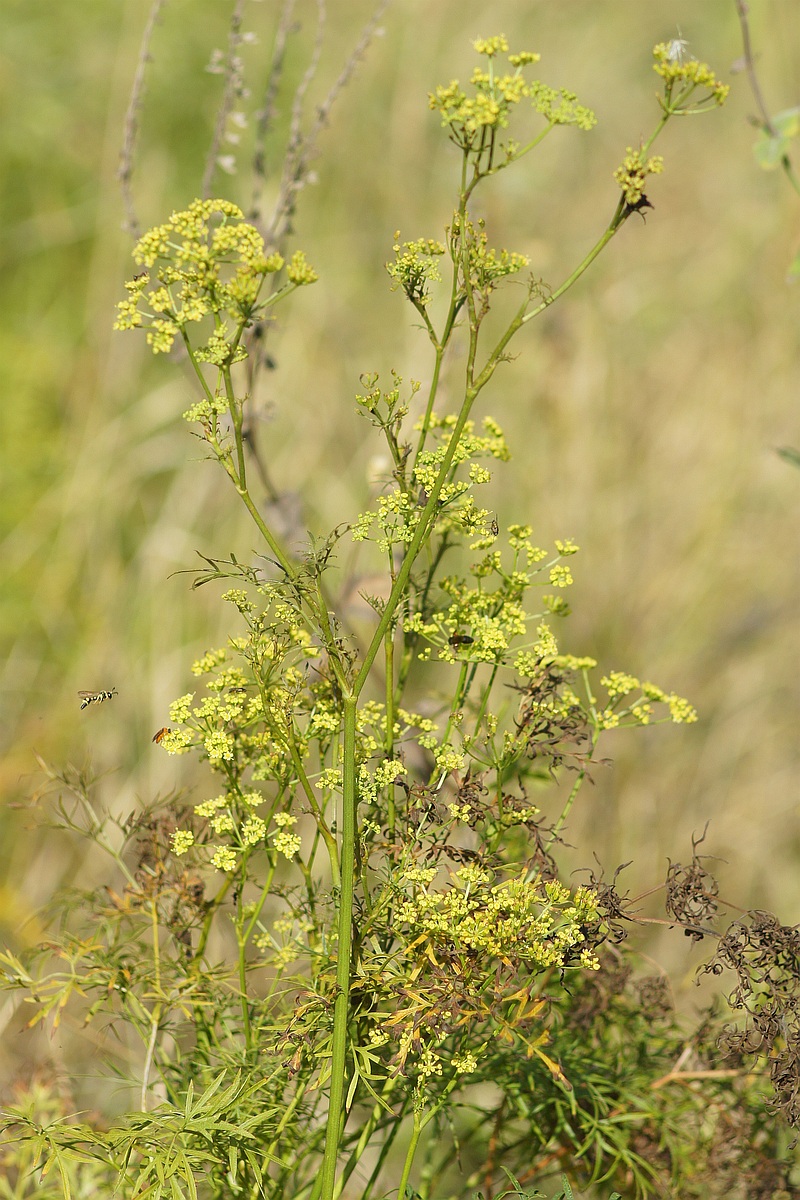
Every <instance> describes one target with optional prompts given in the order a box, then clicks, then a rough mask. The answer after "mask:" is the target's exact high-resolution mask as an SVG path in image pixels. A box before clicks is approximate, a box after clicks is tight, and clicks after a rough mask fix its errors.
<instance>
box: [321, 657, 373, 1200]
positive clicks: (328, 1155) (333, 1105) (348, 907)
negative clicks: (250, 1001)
mask: <svg viewBox="0 0 800 1200" xmlns="http://www.w3.org/2000/svg"><path fill="white" fill-rule="evenodd" d="M378 644H379V645H380V643H378ZM373 658H374V655H373ZM370 665H371V664H370ZM357 703H358V694H357V693H356V694H349V695H347V696H345V698H344V739H343V740H344V746H343V759H344V761H343V764H342V768H343V788H342V793H343V794H342V833H341V869H342V882H341V890H340V892H339V912H338V929H339V937H338V943H337V950H336V1001H335V1003H334V1008H333V1039H332V1046H331V1085H330V1096H329V1100H328V1122H327V1128H326V1131H325V1154H324V1157H323V1160H322V1172H321V1181H322V1186H321V1193H320V1196H321V1200H333V1196H334V1191H335V1189H336V1160H337V1156H338V1151H339V1142H340V1140H341V1133H342V1129H343V1128H344V1119H345V1113H344V1096H345V1074H346V1070H345V1069H346V1065H347V1041H348V1038H347V1031H348V1025H349V1021H350V967H351V964H350V951H351V946H352V938H353V891H354V883H355V850H356V815H357V811H356V810H357V807H358V789H357V780H356V706H357Z"/></svg>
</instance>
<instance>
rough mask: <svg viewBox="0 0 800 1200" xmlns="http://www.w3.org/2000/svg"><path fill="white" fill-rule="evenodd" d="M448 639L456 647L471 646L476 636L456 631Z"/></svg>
mask: <svg viewBox="0 0 800 1200" xmlns="http://www.w3.org/2000/svg"><path fill="white" fill-rule="evenodd" d="M447 640H448V642H449V643H450V645H451V646H453V647H455V646H471V645H472V643H473V642H474V641H475V638H474V637H470V636H469V634H468V633H454V634H453V636H452V637H449V638H448V639H447Z"/></svg>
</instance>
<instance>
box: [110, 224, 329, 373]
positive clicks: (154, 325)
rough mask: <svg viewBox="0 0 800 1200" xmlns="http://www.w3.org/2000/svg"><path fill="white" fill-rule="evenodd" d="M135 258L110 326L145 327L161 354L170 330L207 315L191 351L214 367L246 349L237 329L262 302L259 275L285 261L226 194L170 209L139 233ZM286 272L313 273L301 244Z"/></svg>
mask: <svg viewBox="0 0 800 1200" xmlns="http://www.w3.org/2000/svg"><path fill="white" fill-rule="evenodd" d="M133 258H134V261H135V262H136V263H138V264H139V265H140V266H143V267H144V268H145V270H144V271H143V272H141V274H139V275H137V276H136V277H135V278H134V279H132V280H130V281H129V282H128V283H126V284H125V287H126V290H127V292H128V296H127V299H125V300H123V301H121V302H120V304H119V305H118V306H117V320H116V322H115V324H114V328H115V329H122V330H124V329H134V328H139V327H141V328H144V329H146V331H147V342H148V345H149V346H150V347H151V349H152V350H153V353H154V354H163V353H166V352H167V351H169V350H170V349H171V348H172V345H173V343H174V341H175V339H176V337H178V336H179V335H180V336H181V337H183V338H187V336H188V335H187V328H188V326H190V325H191V324H193V323H197V322H199V321H202V320H203V318H204V317H206V316H211V317H213V320H214V329H213V331H212V333H211V334H210V336H209V337H208V338H207V340H206V342H205V344H204V345H202V346H200V347H198V348H197V349H196V350H195V356H196V357H197V359H198V360H200V361H204V362H210V363H214V364H215V365H217V366H219V367H226V366H228V365H230V364H231V363H233V362H238V361H240V360H241V359H242V358H245V357H246V351H245V349H244V347H243V346H241V345H240V338H241V335H242V330H243V329H244V327H245V326H246V325H247V324H248V323H250V322H251V321H252V320H253V319H254V318H255V317H256V316H257V315H258V314H259V312H260V311H261V310H262V309H263V308H264V307H265V304H262V303H260V302H259V296H260V293H261V289H262V287H263V284H264V280H265V278H266V277H267V276H268V275H274V274H275V273H276V272H278V271H280V270H281V269H282V268H283V266H284V260H283V258H282V257H281V255H280V254H269V255H268V254H267V253H266V249H265V246H264V239H263V238H262V237H261V234H260V233H259V232H258V230H257V229H256V228H255V226H253V225H250V224H248V222H246V221H245V219H244V213H243V212H242V211H241V209H240V208H238V207H237V206H236V205H235V204H232V203H230V201H228V200H195V201H193V202H192V204H190V205H189V207H188V208H187V209H185V210H183V211H182V212H175V213H173V214H172V216H171V217H170V219H169V220H168V221H166V222H164V224H163V225H157V226H155V228H153V229H150V230H148V232H147V233H145V234H144V236H143V237H141V238H140V239H139V241H138V242H137V244H136V246H135V248H134V251H133ZM286 274H287V278H288V280H289V284H290V285H291V286H292V287H302V286H303V285H304V284H308V283H313V282H314V281H315V279H316V275H315V273H314V271H313V270H312V269H311V267H310V266H309V265H308V263H307V262H306V260H305V257H304V256H303V254H302V253H301V252H299V251H298V253H296V254H295V255H294V257H293V258H292V260H291V262H290V263H289V264H288V267H287V270H286ZM229 322H230V323H229Z"/></svg>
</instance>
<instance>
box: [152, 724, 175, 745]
mask: <svg viewBox="0 0 800 1200" xmlns="http://www.w3.org/2000/svg"><path fill="white" fill-rule="evenodd" d="M168 733H172V730H171V729H170V727H169V725H165V726H164V728H163V729H159V731H158V733H154V734H153V741H154V742H155V743H156V745H158V746H160V745H161V743H162V742H163V740H164V738H165V737H166V736H167V734H168Z"/></svg>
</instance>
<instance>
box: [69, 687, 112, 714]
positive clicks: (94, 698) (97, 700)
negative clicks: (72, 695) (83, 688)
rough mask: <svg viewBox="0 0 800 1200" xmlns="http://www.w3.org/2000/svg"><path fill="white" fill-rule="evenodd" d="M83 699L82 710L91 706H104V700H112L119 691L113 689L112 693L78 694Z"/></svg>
mask: <svg viewBox="0 0 800 1200" xmlns="http://www.w3.org/2000/svg"><path fill="white" fill-rule="evenodd" d="M78 695H79V696H80V697H81V709H82V710H83V709H84V708H88V707H89V705H90V704H102V703H103V701H104V700H110V699H111V697H112V696H116V695H117V689H116V688H112V689H111V691H110V692H78Z"/></svg>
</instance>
